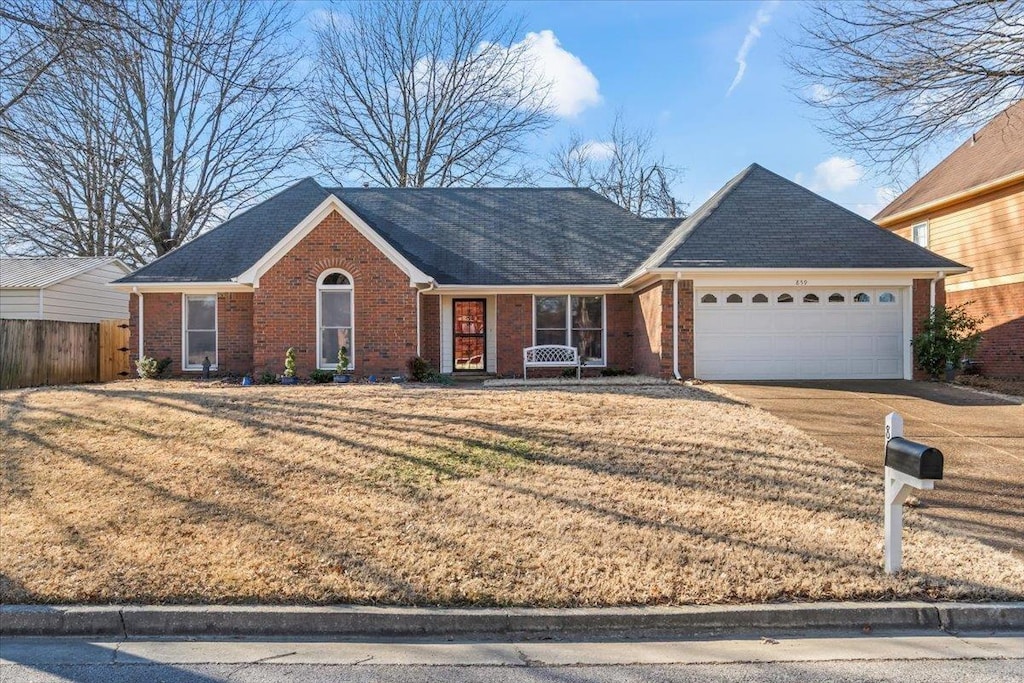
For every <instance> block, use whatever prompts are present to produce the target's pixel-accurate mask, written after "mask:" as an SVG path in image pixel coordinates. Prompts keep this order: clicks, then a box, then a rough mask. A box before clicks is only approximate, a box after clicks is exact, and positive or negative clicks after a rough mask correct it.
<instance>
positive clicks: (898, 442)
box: [885, 436, 942, 479]
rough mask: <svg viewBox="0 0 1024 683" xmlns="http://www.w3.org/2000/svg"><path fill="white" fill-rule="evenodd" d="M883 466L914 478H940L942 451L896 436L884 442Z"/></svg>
mask: <svg viewBox="0 0 1024 683" xmlns="http://www.w3.org/2000/svg"><path fill="white" fill-rule="evenodd" d="M885 466H886V467H891V468H893V469H894V470H896V471H897V472H902V473H903V474H909V475H910V476H911V477H914V478H915V479H942V451H940V450H939V449H937V448H932V447H931V446H926V445H925V444H923V443H917V442H916V441H911V440H910V439H904V438H903V437H901V436H896V437H893V438H891V439H889V441H888V442H887V443H886V444H885Z"/></svg>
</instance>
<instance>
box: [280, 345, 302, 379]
mask: <svg viewBox="0 0 1024 683" xmlns="http://www.w3.org/2000/svg"><path fill="white" fill-rule="evenodd" d="M298 382H299V378H298V377H296V376H295V347H294V346H289V347H288V350H287V351H285V354H284V374H283V375H282V376H281V384H298Z"/></svg>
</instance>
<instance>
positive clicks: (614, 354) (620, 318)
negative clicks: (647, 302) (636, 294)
mask: <svg viewBox="0 0 1024 683" xmlns="http://www.w3.org/2000/svg"><path fill="white" fill-rule="evenodd" d="M604 307H605V317H606V318H607V320H605V323H604V324H605V330H606V337H607V342H608V348H607V349H606V350H605V360H606V362H607V366H608V367H609V368H615V369H617V370H632V371H635V370H636V368H635V366H634V364H633V295H632V294H608V295H607V296H605V301H604Z"/></svg>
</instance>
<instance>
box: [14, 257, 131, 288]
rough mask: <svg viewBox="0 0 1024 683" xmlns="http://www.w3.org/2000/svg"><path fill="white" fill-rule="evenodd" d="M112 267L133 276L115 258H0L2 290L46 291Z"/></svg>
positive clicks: (126, 267)
mask: <svg viewBox="0 0 1024 683" xmlns="http://www.w3.org/2000/svg"><path fill="white" fill-rule="evenodd" d="M108 263H113V264H116V265H117V266H119V267H120V268H121V270H123V271H124V272H125V273H128V272H131V270H130V269H129V268H128V266H126V265H125V264H124V263H122V262H121V260H120V259H119V258H117V257H115V256H27V257H10V258H8V257H3V258H0V287H2V288H4V289H42V288H44V287H49V286H50V285H55V284H57V283H58V282H63V281H64V280H67V279H68V278H72V277H74V276H76V275H81V274H82V273H87V272H89V271H90V270H93V269H94V268H99V267H100V266H104V265H107V264H108Z"/></svg>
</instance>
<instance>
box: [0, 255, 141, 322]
mask: <svg viewBox="0 0 1024 683" xmlns="http://www.w3.org/2000/svg"><path fill="white" fill-rule="evenodd" d="M129 272H131V270H130V269H129V268H128V266H126V265H125V264H124V263H122V262H121V261H120V260H119V259H116V258H113V257H78V258H76V257H55V258H3V259H0V318H9V319H21V320H63V321H67V322H81V323H95V322H99V321H101V320H109V319H126V318H127V317H128V294H126V293H124V292H120V291H118V290H116V289H114V288H113V287H110V286H109V283H111V282H113V281H114V280H117V279H118V278H122V277H124V276H125V274H126V273H129Z"/></svg>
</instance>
